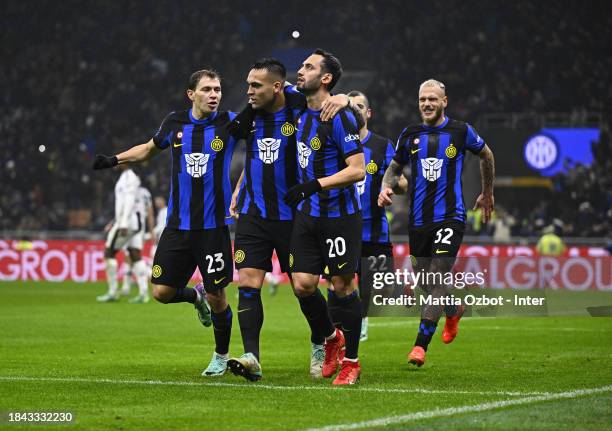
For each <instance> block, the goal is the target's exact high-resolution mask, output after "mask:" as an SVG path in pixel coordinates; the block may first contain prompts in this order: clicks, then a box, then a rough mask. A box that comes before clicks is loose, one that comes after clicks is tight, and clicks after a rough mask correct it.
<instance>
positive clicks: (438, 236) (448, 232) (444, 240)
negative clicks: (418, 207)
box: [434, 227, 453, 244]
mask: <svg viewBox="0 0 612 431" xmlns="http://www.w3.org/2000/svg"><path fill="white" fill-rule="evenodd" d="M442 232H444V233H446V236H444V238H443V237H442ZM451 236H453V230H452V229H451V228H450V227H445V228H444V229H438V230H437V231H436V240H435V241H434V243H436V244H450V243H451V242H450V241H449V238H450V237H451Z"/></svg>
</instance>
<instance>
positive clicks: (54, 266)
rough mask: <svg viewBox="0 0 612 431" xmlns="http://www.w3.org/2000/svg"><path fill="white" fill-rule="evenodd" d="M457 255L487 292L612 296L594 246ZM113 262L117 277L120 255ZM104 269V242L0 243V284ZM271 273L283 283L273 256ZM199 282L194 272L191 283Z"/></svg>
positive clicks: (401, 247)
mask: <svg viewBox="0 0 612 431" xmlns="http://www.w3.org/2000/svg"><path fill="white" fill-rule="evenodd" d="M150 249H151V244H150V243H146V244H145V248H144V250H143V256H145V260H146V261H147V262H148V263H150V262H151V260H152V258H151V257H149V253H150ZM394 255H395V257H396V267H407V265H402V263H403V262H404V261H405V260H406V259H408V258H409V249H408V245H407V244H396V245H395V246H394ZM459 256H460V257H462V258H464V259H459V260H458V265H460V266H461V267H462V268H460V270H467V271H471V272H478V271H484V272H485V273H486V274H487V285H488V286H489V287H491V288H500V289H501V288H508V287H511V288H514V289H534V288H540V287H543V286H548V287H552V288H559V289H561V288H563V289H571V290H584V289H589V288H593V289H597V290H602V291H612V259H611V258H610V257H609V256H608V253H607V252H606V251H605V250H603V249H601V248H599V247H569V248H568V249H567V251H566V253H565V255H564V256H562V257H560V258H551V257H540V256H538V255H537V253H536V251H535V247H533V246H514V245H494V246H491V245H463V246H462V247H461V250H460V252H459ZM117 257H118V260H119V263H120V268H121V269H120V271H119V273H120V275H121V274H122V268H123V265H122V262H123V256H122V253H119V254H118V256H117ZM398 264H399V265H398ZM104 268H105V265H104V242H103V241H67V240H49V241H4V240H0V281H14V280H23V281H37V280H45V281H54V282H61V281H77V282H92V281H101V280H105V279H106V274H105V271H104ZM273 268H274V270H273V272H274V273H275V274H278V275H281V279H282V280H283V281H287V279H286V276H284V274H281V273H280V267H279V264H278V261H277V260H276V256H274V260H273ZM455 269H457V268H455ZM198 277H199V274H198V273H197V271H196V274H194V278H198ZM234 279H236V274H234Z"/></svg>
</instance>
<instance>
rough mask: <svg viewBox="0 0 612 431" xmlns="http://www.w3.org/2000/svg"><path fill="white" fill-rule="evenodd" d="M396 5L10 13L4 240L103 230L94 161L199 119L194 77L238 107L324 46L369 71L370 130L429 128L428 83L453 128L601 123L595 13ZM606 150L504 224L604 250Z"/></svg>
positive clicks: (161, 165) (600, 25)
mask: <svg viewBox="0 0 612 431" xmlns="http://www.w3.org/2000/svg"><path fill="white" fill-rule="evenodd" d="M317 5H319V6H320V7H316V6H317ZM324 5H325V7H323V6H324ZM384 5H385V7H384V8H382V7H381V3H380V2H376V1H372V0H371V1H366V2H362V3H360V5H359V7H355V5H354V3H353V2H343V1H340V2H336V3H335V4H334V6H333V13H331V12H330V10H329V4H328V3H322V2H321V3H319V2H316V1H315V2H310V3H308V5H307V7H308V8H309V10H308V13H304V12H305V11H304V10H303V8H304V7H305V6H304V5H303V4H297V3H296V4H287V2H284V1H280V0H273V1H270V2H268V3H266V7H265V8H264V7H261V8H254V7H253V6H252V4H251V3H250V2H247V1H246V0H240V1H232V2H228V3H218V2H217V3H215V4H214V7H207V4H206V3H202V4H198V5H194V4H193V3H191V2H187V1H186V0H179V1H172V2H170V1H160V2H153V3H146V4H145V3H140V2H129V1H128V2H122V3H116V2H115V3H113V2H110V3H108V2H105V3H98V2H77V1H74V0H69V1H65V2H61V3H56V2H50V1H46V2H41V3H40V4H39V5H38V6H37V7H36V8H32V7H31V6H30V5H28V4H27V3H22V2H17V1H15V0H10V1H8V2H6V5H5V11H4V13H3V14H2V17H1V19H2V26H3V30H4V31H3V43H2V44H1V45H0V50H1V52H2V55H3V58H5V59H10V62H8V63H7V65H6V66H8V67H6V66H5V67H4V68H2V69H0V77H1V78H2V79H1V80H0V87H1V89H2V91H1V92H0V94H1V96H0V97H2V99H3V103H2V105H1V107H0V132H1V134H2V137H3V139H2V147H3V148H4V151H3V152H2V153H1V154H0V166H2V169H0V181H2V184H4V185H5V187H3V193H2V194H1V195H0V229H4V230H15V229H22V230H37V229H49V230H62V229H68V228H83V229H92V230H99V229H101V228H102V227H103V226H104V225H105V224H106V222H108V220H109V219H110V217H111V214H112V208H113V204H112V202H113V197H112V190H111V189H112V186H113V184H114V181H115V180H116V177H117V175H116V174H115V173H113V172H105V173H96V174H94V173H93V172H92V171H91V170H90V165H91V160H92V155H93V154H95V153H96V152H104V153H107V154H110V153H114V152H117V151H119V150H121V149H125V148H128V147H129V146H131V145H134V144H136V143H141V142H145V141H146V140H148V139H149V138H150V137H151V135H152V133H153V132H154V131H155V130H156V128H157V127H158V126H159V122H160V120H161V119H162V118H163V117H164V115H165V114H167V113H168V112H169V111H171V110H173V109H184V108H185V107H186V106H187V104H186V98H185V96H184V89H185V87H186V78H187V77H188V75H189V74H190V73H191V72H192V71H193V70H195V69H197V68H201V67H204V66H207V65H212V66H214V67H215V68H216V69H218V70H219V71H220V72H221V73H222V75H223V77H224V85H225V92H226V94H229V93H230V90H229V89H230V88H231V87H238V88H239V91H238V93H239V94H242V93H243V90H244V78H245V75H246V71H247V70H248V66H249V64H250V63H251V62H252V61H253V60H254V59H255V58H257V57H260V56H263V55H270V53H271V52H272V51H273V50H278V49H291V48H296V47H316V46H324V47H325V48H327V49H329V50H331V51H332V52H335V53H337V54H338V56H339V57H340V59H341V60H343V64H344V67H345V69H347V70H371V71H373V72H374V77H373V79H372V81H371V82H370V85H369V88H365V89H363V90H365V91H366V93H368V94H369V95H370V96H371V103H372V107H373V109H374V112H375V117H374V119H373V121H372V128H373V129H374V130H376V131H377V132H378V133H380V134H383V135H387V136H390V137H395V136H397V135H398V133H399V132H400V131H401V129H402V128H403V127H404V126H405V125H406V124H407V123H410V122H413V121H418V118H417V111H416V109H415V106H414V99H415V95H414V93H415V89H416V88H417V87H418V84H419V83H420V82H421V81H422V80H423V79H424V78H429V77H431V76H435V77H437V78H438V79H440V80H442V81H443V82H445V83H446V85H447V87H448V88H449V97H450V98H451V104H450V106H449V110H448V111H449V113H450V115H452V116H454V117H457V118H461V119H469V120H470V121H471V122H472V123H474V124H475V125H476V126H478V116H479V115H480V114H482V113H485V112H536V111H537V112H542V111H555V112H572V111H576V110H589V111H597V112H605V110H606V109H607V106H608V103H607V102H608V101H609V100H610V99H611V98H612V97H611V96H612V89H611V88H610V87H609V86H608V85H607V81H608V79H607V75H608V71H609V70H611V69H612V58H610V57H609V56H604V55H601V53H602V52H605V51H606V49H605V43H606V41H607V40H609V39H610V32H611V31H612V30H611V27H610V26H609V25H607V23H606V18H605V14H600V13H598V11H597V8H598V7H599V3H598V2H595V3H589V4H587V5H585V4H576V3H567V2H561V3H555V4H552V3H547V4H540V3H530V2H522V1H521V2H512V3H509V2H506V3H503V4H500V3H482V2H476V1H467V2H458V1H457V2H455V1H453V2H450V3H449V2H437V3H436V2H430V3H426V4H425V3H422V2H401V1H390V2H385V3H384ZM194 8H195V9H194ZM320 29H325V31H321V30H320ZM294 30H298V31H300V33H301V37H300V39H297V40H296V39H292V38H291V32H292V31H294ZM226 97H227V96H226ZM238 100H239V99H238ZM226 102H227V100H226ZM241 103H242V102H240V103H236V106H233V105H227V104H224V105H222V108H225V109H230V108H231V109H239V108H240V107H241ZM610 151H611V149H610V142H609V135H608V134H607V132H605V133H603V134H602V138H601V143H600V145H598V146H597V147H596V154H595V159H596V162H595V163H594V164H593V165H592V166H590V167H589V166H575V167H573V168H571V169H570V170H569V173H568V174H567V175H561V176H558V177H555V178H554V184H555V189H554V193H553V194H552V198H551V199H547V200H546V201H545V202H543V203H542V205H541V206H540V207H538V208H536V209H535V210H532V211H530V212H529V213H516V212H515V211H514V212H513V210H512V209H507V211H501V212H500V213H501V216H500V217H502V218H504V217H505V218H504V220H509V221H508V223H509V224H511V232H512V233H513V234H519V235H531V234H537V233H538V230H539V229H540V228H541V227H543V226H545V225H547V224H550V223H552V222H553V221H555V219H559V220H560V224H562V226H563V234H565V235H577V236H606V235H607V234H608V233H609V219H610V200H611V195H610V190H611V187H610V175H609V172H610V168H612V165H611V164H612V161H610V158H609V154H610ZM501 162H502V163H503V161H501ZM167 169H168V166H167V162H165V161H164V157H160V158H158V160H155V161H153V162H151V163H150V164H149V166H144V167H143V168H141V169H140V170H139V173H140V174H141V177H142V179H143V180H144V182H145V184H146V185H147V186H148V187H149V188H150V189H151V190H152V192H153V193H154V194H161V195H167V192H168V184H167V183H166V181H167V178H168V174H167ZM6 185H9V186H6ZM399 217H403V216H402V215H401V214H398V215H397V216H396V221H395V222H394V226H396V225H398V220H399ZM492 229H493V230H494V229H495V228H487V229H483V230H482V231H480V230H479V231H478V232H477V233H479V234H480V233H484V234H494V231H493V230H492Z"/></svg>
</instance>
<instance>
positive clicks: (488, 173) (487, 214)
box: [474, 144, 495, 223]
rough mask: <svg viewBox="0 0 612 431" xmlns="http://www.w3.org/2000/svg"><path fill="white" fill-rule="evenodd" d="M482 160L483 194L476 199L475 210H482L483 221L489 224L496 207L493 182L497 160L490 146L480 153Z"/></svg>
mask: <svg viewBox="0 0 612 431" xmlns="http://www.w3.org/2000/svg"><path fill="white" fill-rule="evenodd" d="M478 157H479V158H480V178H481V182H482V193H480V195H479V196H478V198H477V199H476V204H475V205H474V209H477V208H480V209H481V211H482V221H483V222H484V223H488V222H489V220H491V213H492V212H493V208H494V206H495V199H494V198H493V180H494V179H495V158H494V157H493V152H492V151H491V149H490V148H489V146H488V145H486V144H485V146H484V147H483V148H482V150H481V151H480V152H479V153H478Z"/></svg>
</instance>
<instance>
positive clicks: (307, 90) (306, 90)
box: [296, 81, 321, 96]
mask: <svg viewBox="0 0 612 431" xmlns="http://www.w3.org/2000/svg"><path fill="white" fill-rule="evenodd" d="M320 87H321V81H318V82H317V81H310V82H304V83H303V84H302V85H301V86H300V85H299V84H298V85H296V88H297V90H298V91H299V92H300V93H302V94H304V95H306V96H308V95H309V94H313V93H316V92H317V90H318V89H319V88H320Z"/></svg>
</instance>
